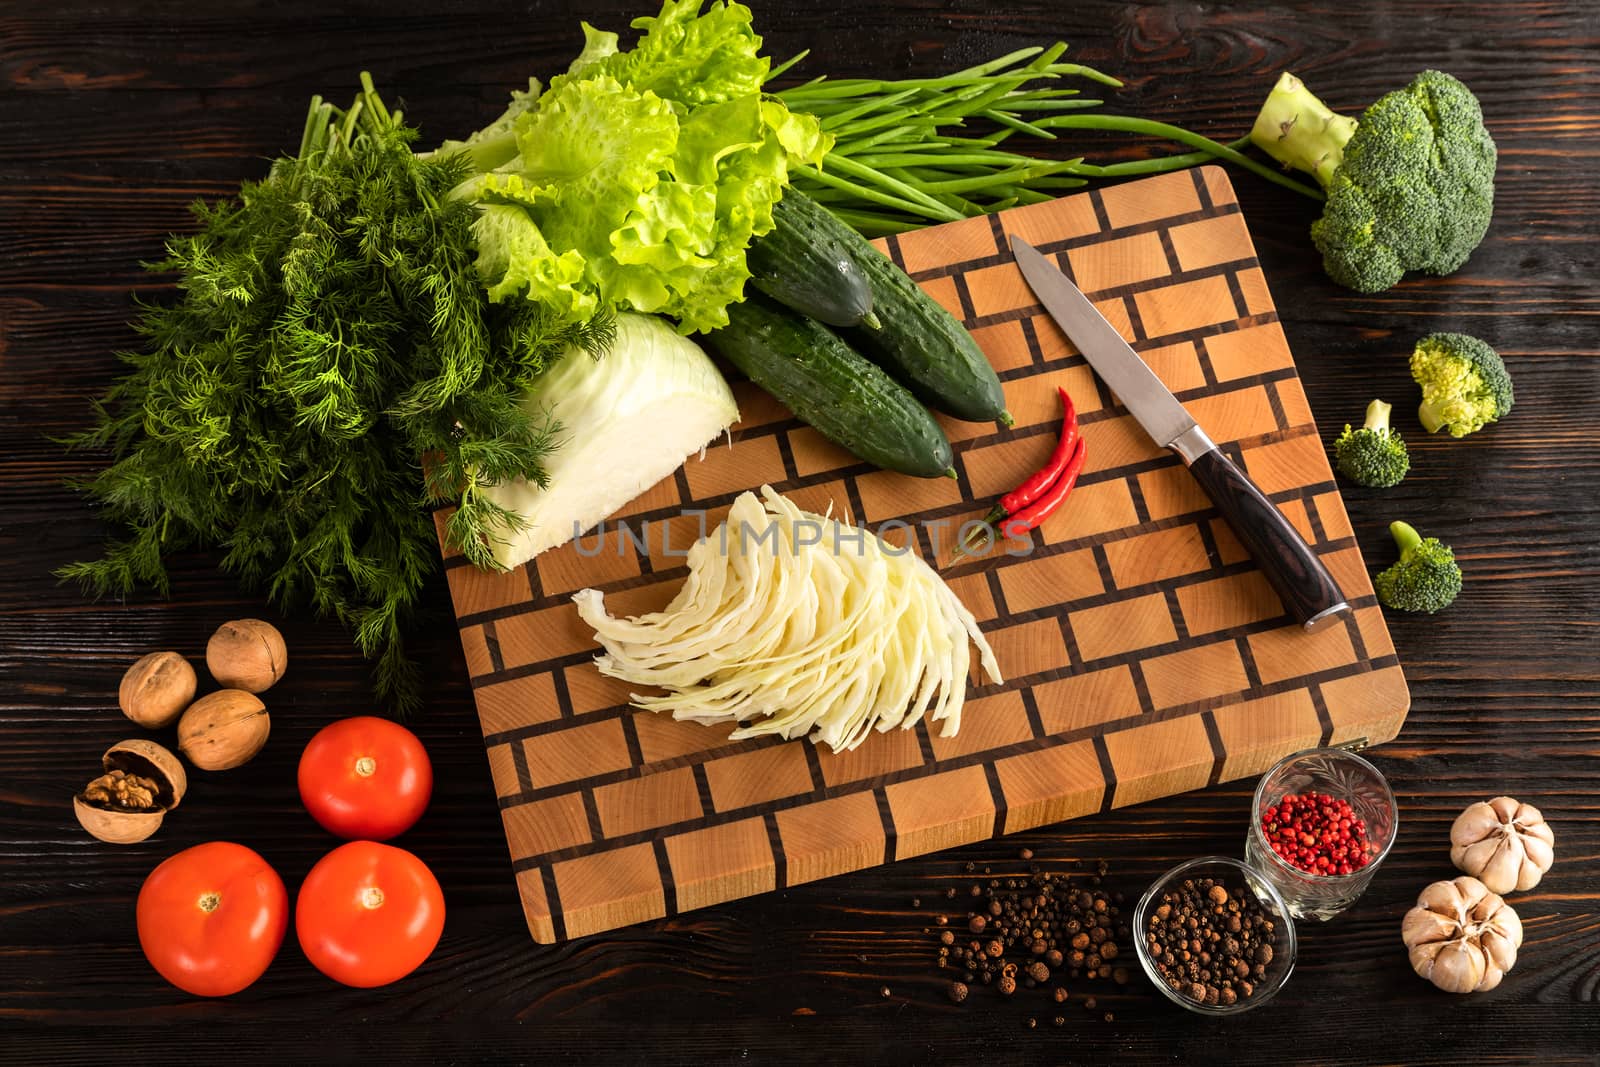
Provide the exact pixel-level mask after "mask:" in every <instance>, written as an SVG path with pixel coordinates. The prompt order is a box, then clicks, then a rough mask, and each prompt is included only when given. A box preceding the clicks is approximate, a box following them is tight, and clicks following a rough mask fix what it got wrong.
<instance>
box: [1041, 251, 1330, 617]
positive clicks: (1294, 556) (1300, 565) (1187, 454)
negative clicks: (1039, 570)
mask: <svg viewBox="0 0 1600 1067" xmlns="http://www.w3.org/2000/svg"><path fill="white" fill-rule="evenodd" d="M1011 251H1012V253H1013V254H1014V255H1015V256H1016V258H1017V266H1018V267H1020V268H1021V269H1022V276H1023V277H1024V278H1026V279H1027V281H1028V285H1029V286H1030V287H1031V288H1032V289H1033V292H1034V295H1035V296H1037V297H1038V298H1039V302H1040V303H1041V304H1043V305H1044V308H1045V310H1046V311H1048V312H1049V313H1050V317H1051V318H1053V319H1055V320H1056V324H1057V325H1058V326H1060V327H1061V329H1062V331H1063V332H1065V333H1066V335H1067V336H1068V337H1069V338H1071V339H1072V343H1073V344H1075V345H1077V346H1078V351H1080V352H1082V353H1083V358H1084V359H1087V360H1088V361H1089V365H1090V366H1091V367H1093V368H1094V370H1095V373H1096V374H1098V375H1099V376H1100V380H1101V381H1103V382H1105V383H1106V384H1107V385H1108V386H1110V387H1111V390H1112V392H1114V393H1116V394H1117V398H1118V399H1119V400H1121V401H1122V406H1123V407H1125V408H1127V409H1128V412H1129V413H1130V414H1131V415H1132V416H1133V417H1134V419H1136V420H1137V421H1138V423H1139V425H1140V426H1142V427H1144V431H1145V433H1147V434H1149V435H1150V436H1151V438H1152V439H1153V440H1154V441H1155V442H1156V444H1158V445H1160V446H1161V447H1162V448H1170V449H1172V451H1174V452H1176V453H1177V454H1178V455H1179V456H1180V457H1181V458H1182V459H1183V462H1184V463H1185V464H1186V465H1187V466H1188V468H1189V473H1190V474H1192V475H1194V478H1195V480H1196V481H1197V482H1199V483H1200V487H1201V488H1202V489H1204V490H1205V492H1206V496H1208V497H1210V498H1211V502H1212V503H1213V504H1215V505H1216V506H1217V510H1218V511H1220V512H1222V517H1223V518H1224V519H1226V520H1227V521H1228V525H1229V526H1231V527H1233V532H1234V533H1235V534H1237V535H1238V537H1239V540H1240V542H1241V543H1243V545H1244V546H1245V548H1246V549H1248V550H1249V552H1250V555H1251V556H1253V557H1254V558H1255V561H1256V563H1257V565H1259V566H1260V568H1261V570H1262V572H1263V573H1264V574H1266V576H1267V581H1268V582H1270V583H1271V584H1272V588H1273V589H1274V590H1275V591H1276V592H1277V594H1278V599H1279V600H1281V601H1283V605H1284V607H1286V608H1288V609H1289V612H1290V614H1292V615H1293V616H1294V617H1295V618H1296V619H1298V620H1299V621H1300V622H1301V623H1302V624H1304V626H1305V628H1306V629H1307V630H1314V629H1317V628H1318V627H1319V626H1320V625H1322V624H1323V623H1326V622H1328V621H1330V620H1332V619H1335V618H1338V617H1339V615H1340V614H1341V613H1343V612H1348V611H1349V610H1350V605H1349V604H1348V603H1346V602H1345V598H1344V594H1343V593H1342V592H1340V591H1339V585H1338V583H1337V582H1335V581H1334V580H1333V575H1331V574H1329V573H1328V569H1327V568H1326V567H1324V566H1323V565H1322V561H1321V560H1319V559H1318V558H1317V556H1316V554H1315V553H1314V552H1312V551H1311V549H1310V547H1309V546H1307V545H1306V543H1305V541H1304V540H1303V539H1302V538H1301V537H1300V534H1299V532H1298V531H1296V530H1295V528H1294V527H1293V526H1292V525H1290V523H1289V520H1288V519H1286V518H1284V517H1283V512H1281V511H1279V510H1278V509H1277V507H1276V506H1275V505H1274V504H1273V503H1272V501H1270V500H1268V499H1267V497H1266V494H1264V493H1262V491H1261V490H1260V489H1258V488H1256V484H1255V483H1254V482H1252V481H1251V480H1250V478H1249V476H1248V475H1247V474H1245V472H1244V471H1242V470H1240V469H1239V468H1238V466H1236V465H1235V464H1234V462H1233V460H1231V459H1229V458H1228V457H1227V456H1226V455H1224V454H1223V452H1222V450H1221V449H1219V448H1217V446H1216V444H1215V443H1214V442H1212V440H1211V438H1209V437H1207V436H1206V432H1205V431H1204V430H1202V429H1201V428H1200V427H1199V426H1198V425H1196V423H1195V421H1194V419H1193V418H1191V417H1190V415H1189V413H1188V412H1187V411H1185V410H1184V408H1183V405H1182V404H1180V403H1178V400H1177V398H1176V397H1174V396H1173V395H1172V393H1171V392H1170V391H1169V390H1168V389H1167V387H1166V386H1164V385H1162V384H1161V379H1159V378H1157V377H1156V376H1155V372H1153V371H1152V370H1151V369H1150V368H1149V366H1148V365H1146V363H1145V361H1144V360H1142V359H1140V358H1139V354H1138V353H1137V352H1135V351H1134V350H1133V349H1132V348H1130V347H1128V342H1126V341H1124V340H1123V339H1122V335H1121V334H1120V333H1118V332H1117V328H1116V327H1115V326H1113V325H1111V323H1109V322H1107V321H1106V319H1105V316H1103V315H1101V314H1100V312H1099V311H1097V310H1096V309H1095V306H1094V305H1093V304H1092V303H1090V302H1089V298H1088V297H1086V296H1084V295H1083V293H1082V291H1081V290H1079V289H1078V287H1077V286H1076V285H1073V284H1072V282H1071V281H1070V280H1069V279H1068V278H1067V276H1066V275H1065V274H1063V273H1061V270H1060V269H1059V268H1058V267H1056V265H1055V264H1053V263H1051V262H1050V260H1048V259H1046V258H1045V256H1044V255H1043V254H1041V253H1040V252H1039V250H1038V249H1037V248H1034V247H1033V246H1032V245H1030V244H1029V243H1028V242H1026V241H1024V240H1023V239H1022V238H1020V237H1016V236H1013V237H1012V238H1011Z"/></svg>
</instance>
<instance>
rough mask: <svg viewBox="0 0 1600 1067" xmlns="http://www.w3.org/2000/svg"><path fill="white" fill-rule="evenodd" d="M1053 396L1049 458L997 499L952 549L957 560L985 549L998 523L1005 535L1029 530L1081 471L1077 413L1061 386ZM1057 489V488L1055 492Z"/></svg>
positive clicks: (1055, 505)
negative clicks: (1055, 430) (1056, 403)
mask: <svg viewBox="0 0 1600 1067" xmlns="http://www.w3.org/2000/svg"><path fill="white" fill-rule="evenodd" d="M1056 394H1057V395H1058V396H1060V397H1061V434H1060V436H1059V437H1058V438H1057V439H1056V446H1055V448H1054V449H1053V450H1052V451H1051V453H1050V458H1049V459H1048V460H1046V461H1045V464H1044V466H1042V467H1040V468H1039V469H1038V470H1037V471H1035V472H1034V473H1033V474H1031V475H1029V476H1028V478H1027V480H1026V481H1024V482H1023V483H1022V484H1021V485H1019V486H1017V487H1016V488H1015V489H1013V490H1011V492H1009V493H1007V494H1006V495H1005V496H1003V497H1001V498H1000V500H999V502H998V503H996V504H995V506H994V507H993V508H991V509H990V511H989V513H988V514H987V515H985V516H984V517H983V519H982V522H981V524H980V528H979V529H978V530H976V531H974V534H973V535H971V536H968V537H967V538H965V539H964V540H963V541H962V542H961V544H959V545H957V546H956V555H957V556H962V555H966V554H967V553H969V552H976V551H978V550H980V549H981V548H986V547H988V545H989V543H990V542H992V541H993V539H994V535H995V533H996V526H997V525H998V524H1000V522H1001V520H1002V519H1006V520H1008V521H1006V522H1005V524H1004V525H1003V526H1002V527H1001V529H1003V530H1004V531H1005V532H1006V533H1007V534H1008V535H1010V533H1011V531H1012V530H1013V529H1015V530H1016V531H1017V532H1018V533H1023V532H1026V531H1028V530H1031V529H1033V528H1034V527H1035V526H1037V525H1038V524H1039V523H1041V522H1043V521H1044V520H1045V519H1046V518H1048V517H1049V515H1050V513H1051V512H1053V511H1054V510H1055V509H1056V508H1058V507H1060V506H1061V502H1062V501H1063V500H1065V499H1066V498H1067V494H1068V493H1070V492H1071V491H1072V485H1073V483H1074V482H1076V481H1077V478H1078V471H1079V470H1081V469H1082V468H1083V439H1082V437H1081V436H1080V435H1079V432H1078V411H1077V409H1076V408H1075V407H1073V404H1072V397H1070V396H1068V395H1067V391H1066V390H1065V389H1063V388H1062V387H1061V386H1056ZM1074 463H1075V464H1076V466H1074V465H1073V464H1074ZM1069 468H1070V473H1069ZM1063 481H1065V482H1066V484H1065V485H1064V486H1063V485H1061V483H1062V482H1063ZM1058 486H1061V488H1060V490H1059V492H1057V487H1058ZM1024 522H1025V524H1024Z"/></svg>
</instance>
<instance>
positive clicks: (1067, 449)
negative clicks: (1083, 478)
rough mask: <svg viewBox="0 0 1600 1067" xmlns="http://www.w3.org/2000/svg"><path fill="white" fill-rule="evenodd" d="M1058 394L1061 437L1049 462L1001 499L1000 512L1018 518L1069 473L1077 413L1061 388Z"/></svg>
mask: <svg viewBox="0 0 1600 1067" xmlns="http://www.w3.org/2000/svg"><path fill="white" fill-rule="evenodd" d="M1056 392H1057V393H1059V394H1060V396H1061V412H1062V414H1061V436H1060V438H1058V439H1057V441H1056V447H1055V450H1054V451H1053V452H1051V453H1050V458H1049V459H1048V460H1046V461H1045V465H1044V466H1042V467H1040V468H1039V469H1038V470H1037V471H1035V472H1034V473H1033V474H1032V475H1030V476H1029V478H1028V480H1027V481H1025V482H1023V483H1022V484H1021V485H1019V486H1017V487H1016V488H1015V489H1013V490H1011V492H1009V493H1007V494H1006V495H1005V496H1003V497H1001V498H1000V508H1001V510H1002V511H1003V512H1004V513H1005V514H1006V515H1015V514H1016V513H1017V512H1019V511H1021V510H1022V509H1023V508H1025V507H1027V506H1028V505H1029V504H1031V503H1033V502H1034V501H1035V500H1037V499H1039V494H1041V493H1043V492H1044V491H1045V490H1046V489H1048V488H1050V486H1052V485H1054V484H1055V481H1056V479H1057V478H1059V477H1061V472H1062V471H1063V470H1065V469H1066V467H1067V461H1068V460H1070V459H1071V458H1072V452H1073V449H1074V448H1075V447H1076V446H1077V444H1078V411H1077V409H1076V408H1074V407H1073V406H1072V398H1071V397H1070V396H1068V395H1067V391H1066V390H1065V389H1063V388H1062V387H1061V386H1059V385H1058V386H1056Z"/></svg>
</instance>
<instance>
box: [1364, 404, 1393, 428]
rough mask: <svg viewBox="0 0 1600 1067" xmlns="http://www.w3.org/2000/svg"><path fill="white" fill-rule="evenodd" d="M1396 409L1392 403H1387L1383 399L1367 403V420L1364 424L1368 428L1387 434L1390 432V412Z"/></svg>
mask: <svg viewBox="0 0 1600 1067" xmlns="http://www.w3.org/2000/svg"><path fill="white" fill-rule="evenodd" d="M1393 410H1394V406H1393V405H1392V404H1385V403H1384V402H1383V401H1381V400H1374V401H1373V402H1372V403H1370V404H1368V405H1367V421H1366V422H1365V423H1364V424H1363V425H1364V427H1365V428H1366V429H1368V430H1373V431H1376V432H1377V433H1381V434H1387V433H1388V432H1389V412H1391V411H1393Z"/></svg>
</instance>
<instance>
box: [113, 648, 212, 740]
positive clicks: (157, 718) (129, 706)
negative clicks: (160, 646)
mask: <svg viewBox="0 0 1600 1067" xmlns="http://www.w3.org/2000/svg"><path fill="white" fill-rule="evenodd" d="M196 684H197V683H196V679H195V676H194V668H193V667H191V666H189V661H188V660H186V659H184V658H183V657H182V656H180V655H178V654H177V653H176V652H152V653H150V654H149V655H148V656H141V657H140V658H139V659H138V660H137V661H135V662H134V665H133V666H131V667H129V668H128V672H127V673H126V674H124V675H123V676H122V684H121V686H119V687H118V688H117V704H118V705H120V706H121V708H122V713H123V714H124V715H126V716H127V717H128V718H130V719H132V720H133V721H134V722H136V723H138V724H139V725H140V726H144V727H147V728H149V729H151V730H159V729H161V728H162V727H164V726H170V725H172V722H173V720H175V719H176V718H177V717H178V716H179V715H182V714H183V709H184V708H186V707H188V706H189V701H191V700H193V699H194V690H195V685H196Z"/></svg>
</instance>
